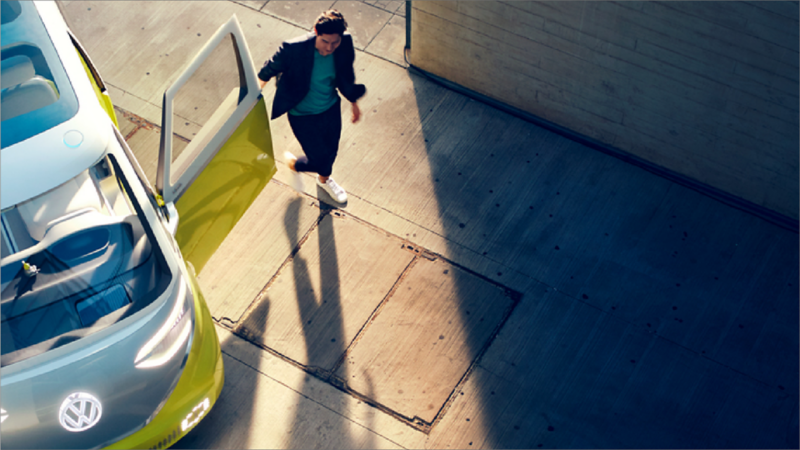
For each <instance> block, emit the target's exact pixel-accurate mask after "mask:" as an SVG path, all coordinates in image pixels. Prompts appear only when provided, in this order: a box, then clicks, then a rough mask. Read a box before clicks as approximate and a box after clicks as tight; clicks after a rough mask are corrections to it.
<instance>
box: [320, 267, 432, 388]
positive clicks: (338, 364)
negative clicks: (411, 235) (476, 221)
mask: <svg viewBox="0 0 800 450" xmlns="http://www.w3.org/2000/svg"><path fill="white" fill-rule="evenodd" d="M418 259H419V256H417V255H415V256H414V257H413V258H411V261H409V262H408V264H406V267H405V268H404V269H403V271H402V272H401V273H400V276H398V277H397V279H396V280H395V282H394V283H393V284H392V287H391V288H389V292H387V293H386V295H384V296H383V299H381V301H380V302H379V303H378V306H376V307H375V309H373V310H372V313H371V314H370V315H369V317H368V318H367V320H366V321H365V322H364V324H363V325H361V328H360V329H359V330H358V332H357V333H356V335H355V336H354V337H353V339H352V340H351V341H350V344H348V346H347V348H345V349H344V352H343V353H342V356H341V357H340V358H339V359H338V360H337V361H336V363H335V364H334V365H333V368H332V369H331V373H332V374H334V373H336V371H337V370H339V368H340V367H341V365H342V364H344V361H345V360H346V359H347V356H348V355H349V354H350V351H351V349H352V348H353V347H354V346H355V345H356V344H357V343H358V341H360V340H361V338H362V336H363V335H364V333H366V331H367V329H368V328H369V327H370V325H371V324H372V322H374V321H375V319H376V318H377V317H378V315H379V314H380V312H381V311H382V310H383V308H384V306H385V305H386V303H388V302H389V299H391V298H392V297H393V296H394V293H395V292H397V289H398V287H399V286H400V283H402V282H403V280H405V278H406V277H407V276H408V273H409V272H410V271H411V269H413V268H414V266H416V264H417V260H418ZM345 384H347V381H345Z"/></svg>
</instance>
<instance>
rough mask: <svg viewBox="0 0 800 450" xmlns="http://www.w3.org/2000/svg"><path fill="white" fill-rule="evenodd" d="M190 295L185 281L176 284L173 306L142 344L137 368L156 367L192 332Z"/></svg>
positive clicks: (136, 361) (173, 353)
mask: <svg viewBox="0 0 800 450" xmlns="http://www.w3.org/2000/svg"><path fill="white" fill-rule="evenodd" d="M192 301H193V298H192V295H190V294H188V287H187V286H186V282H185V281H184V280H181V282H180V283H179V284H178V296H177V298H176V299H175V306H174V307H173V308H172V311H170V313H169V317H168V318H167V320H166V321H165V322H164V325H163V326H162V327H161V328H159V330H158V331H157V332H156V334H155V335H153V337H152V338H151V339H150V340H149V341H147V343H146V344H144V345H143V346H142V348H141V349H140V350H139V353H138V354H137V355H136V360H134V364H135V366H136V368H138V369H146V368H151V367H158V366H161V365H163V364H164V363H166V362H167V361H169V360H170V359H172V357H173V356H175V354H176V353H177V352H178V350H180V349H181V348H182V347H183V344H185V343H186V341H187V340H188V339H189V336H190V335H191V333H192V322H193V321H192V319H193V314H192V311H193V309H194V308H193V306H192Z"/></svg>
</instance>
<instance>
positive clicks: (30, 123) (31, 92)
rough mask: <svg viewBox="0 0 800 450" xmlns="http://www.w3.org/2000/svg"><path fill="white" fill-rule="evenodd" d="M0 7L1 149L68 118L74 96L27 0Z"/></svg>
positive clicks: (74, 105) (73, 110)
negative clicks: (0, 9)
mask: <svg viewBox="0 0 800 450" xmlns="http://www.w3.org/2000/svg"><path fill="white" fill-rule="evenodd" d="M0 5H2V25H3V26H2V27H0V36H1V37H0V84H1V85H2V90H1V91H0V118H1V119H2V126H0V140H1V141H2V148H6V147H9V146H11V145H14V144H16V143H17V142H20V141H23V140H25V139H28V138H30V137H32V136H35V135H37V134H39V133H41V132H43V131H46V130H48V129H50V128H53V127H54V126H56V125H58V124H60V123H62V122H65V121H66V120H68V119H70V118H71V117H72V116H74V115H75V113H76V112H77V111H78V100H77V98H76V97H75V93H74V92H73V91H72V86H71V85H70V83H69V81H68V79H67V75H66V72H65V71H64V67H63V66H62V64H61V60H60V58H59V56H58V53H57V51H56V48H55V46H54V45H53V42H52V40H51V39H50V36H49V35H48V33H47V29H46V28H45V26H44V23H43V22H42V19H41V18H40V17H39V14H38V12H37V11H36V7H35V6H34V4H33V2H29V1H21V2H20V1H6V0H3V1H2V3H0ZM64 38H67V36H66V35H65V36H64Z"/></svg>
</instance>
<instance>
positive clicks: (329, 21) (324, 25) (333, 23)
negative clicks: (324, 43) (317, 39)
mask: <svg viewBox="0 0 800 450" xmlns="http://www.w3.org/2000/svg"><path fill="white" fill-rule="evenodd" d="M314 29H316V30H317V34H339V35H342V34H344V32H345V30H347V21H345V20H344V16H343V15H342V13H340V12H339V11H337V10H335V9H329V10H327V11H325V12H323V13H322V14H320V15H319V17H317V23H316V24H315V25H314Z"/></svg>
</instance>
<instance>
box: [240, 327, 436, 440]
mask: <svg viewBox="0 0 800 450" xmlns="http://www.w3.org/2000/svg"><path fill="white" fill-rule="evenodd" d="M231 333H233V334H234V335H235V336H237V337H238V338H240V339H242V340H244V341H246V342H248V343H250V344H251V345H254V346H256V347H258V348H260V349H262V350H264V351H266V352H267V353H269V354H271V355H273V356H274V357H276V358H278V359H280V360H282V361H284V362H286V363H288V364H291V365H293V366H295V367H296V368H298V369H300V370H302V371H303V372H305V373H306V374H308V375H310V376H312V377H314V378H316V379H318V380H320V381H322V382H323V383H325V384H327V385H329V386H332V387H333V388H335V389H337V390H338V391H340V392H343V393H345V394H347V395H349V396H351V397H353V398H355V399H357V400H359V401H362V402H364V403H366V404H368V405H370V406H372V407H373V408H376V409H378V410H379V411H381V412H383V413H384V414H386V415H388V416H390V417H393V418H394V419H395V420H397V421H399V422H400V423H403V424H405V425H407V426H409V427H411V428H413V429H415V430H417V431H421V432H423V433H425V434H430V430H431V427H430V424H428V423H427V422H424V421H421V420H420V421H421V422H422V423H421V424H418V423H415V421H414V419H413V418H409V417H406V416H405V415H403V414H401V413H399V412H397V411H395V410H393V409H391V408H389V407H388V406H386V405H384V404H382V403H380V402H378V401H376V400H375V399H371V398H369V397H366V396H364V395H363V394H361V393H359V392H358V391H355V390H353V389H351V388H350V387H348V386H347V384H346V383H343V382H342V380H341V378H339V377H337V376H336V375H334V374H333V373H332V372H329V371H327V370H325V369H322V368H317V367H309V366H306V365H304V364H301V363H300V362H298V361H295V360H294V359H292V358H290V357H288V356H286V355H284V354H282V353H280V352H278V351H277V350H275V349H273V348H271V347H269V346H267V345H266V344H264V343H262V342H260V341H257V340H255V339H253V338H252V337H250V336H249V333H247V332H242V331H237V330H231ZM229 356H230V355H229ZM237 360H238V358H237ZM256 370H258V369H256ZM259 372H260V371H259ZM260 373H261V372H260ZM276 381H277V380H276Z"/></svg>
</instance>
